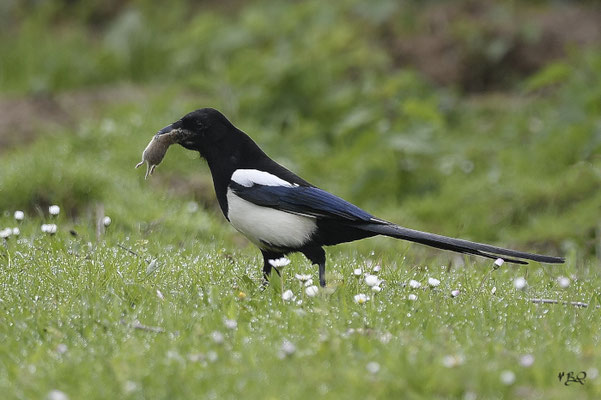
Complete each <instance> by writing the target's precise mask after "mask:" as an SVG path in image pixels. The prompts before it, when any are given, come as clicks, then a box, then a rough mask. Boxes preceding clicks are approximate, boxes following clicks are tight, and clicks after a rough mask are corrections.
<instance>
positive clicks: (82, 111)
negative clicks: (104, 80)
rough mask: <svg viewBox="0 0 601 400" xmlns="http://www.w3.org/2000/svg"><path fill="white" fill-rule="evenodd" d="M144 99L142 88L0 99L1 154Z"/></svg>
mask: <svg viewBox="0 0 601 400" xmlns="http://www.w3.org/2000/svg"><path fill="white" fill-rule="evenodd" d="M143 99H144V92H143V90H142V89H141V88H138V87H134V86H119V87H105V88H94V89H88V90H85V91H83V90H80V91H74V92H65V93H61V94H56V95H37V96H29V97H20V98H0V151H3V150H6V149H9V148H11V147H15V146H16V145H19V144H22V143H26V142H29V141H31V140H33V139H34V138H35V137H36V136H37V135H38V134H39V133H40V132H48V131H51V130H56V129H61V128H73V127H74V126H75V125H76V124H77V122H78V121H80V120H81V119H84V118H90V117H94V116H95V115H98V112H99V110H102V109H103V107H104V106H108V105H114V104H120V103H129V102H132V101H136V100H140V101H142V100H143Z"/></svg>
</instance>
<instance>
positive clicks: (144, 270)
mask: <svg viewBox="0 0 601 400" xmlns="http://www.w3.org/2000/svg"><path fill="white" fill-rule="evenodd" d="M465 3H466V2H462V1H457V2H455V5H456V7H457V9H459V10H462V9H469V7H467V6H465ZM467 3H469V2H467ZM125 4H126V5H124V6H120V7H118V6H114V5H113V6H114V7H113V8H111V7H109V6H106V5H105V3H104V2H95V1H89V2H85V1H84V2H74V3H73V4H71V5H69V6H68V5H67V4H66V3H63V2H61V1H49V2H44V3H43V4H27V5H24V4H20V3H19V4H17V3H15V4H13V5H12V8H11V6H3V7H5V8H4V9H3V10H4V11H6V12H5V13H0V21H1V22H3V24H2V25H3V26H2V30H1V31H0V54H2V57H1V59H0V93H1V97H0V144H1V145H2V147H1V148H0V236H1V238H0V390H1V391H2V397H3V398H6V399H52V400H63V399H79V398H88V399H106V398H119V399H121V398H123V399H147V398H165V399H167V398H169V399H174V398H181V399H189V398H215V399H222V398H226V399H227V398H268V399H271V398H273V399H287V398H295V399H296V398H307V397H320V398H374V399H375V398H406V399H455V398H457V399H466V400H467V399H501V398H524V399H536V398H544V399H570V398H574V399H586V398H590V399H596V398H599V397H601V378H600V377H599V376H598V375H599V368H601V363H600V362H599V360H600V359H601V350H600V346H599V344H600V343H599V341H600V339H601V317H600V316H601V309H600V308H599V306H601V290H600V287H601V276H600V274H599V266H600V260H601V228H600V227H601V207H600V206H599V205H600V204H601V189H600V188H601V75H600V74H599V71H600V70H601V50H599V47H598V46H596V45H594V44H593V45H589V46H586V47H585V46H583V47H577V48H572V49H571V50H570V51H568V52H567V53H566V54H565V55H563V56H562V57H559V58H557V59H553V60H548V61H546V62H545V63H544V65H540V66H537V68H536V69H535V70H532V71H530V70H529V71H526V72H524V71H522V70H518V69H511V68H509V67H511V65H512V64H508V63H507V62H506V60H507V57H509V55H510V54H512V53H511V51H512V49H516V48H519V46H522V45H523V43H526V44H530V45H532V46H534V45H535V44H536V43H537V40H542V39H540V38H544V37H545V35H542V34H540V35H538V36H537V35H536V34H533V33H532V32H531V31H530V30H528V29H526V28H524V29H522V28H520V29H518V28H515V26H514V25H512V22H511V21H515V20H516V19H517V17H516V16H517V15H520V14H521V12H522V11H528V12H535V13H536V12H540V13H544V12H547V9H548V8H552V6H550V5H548V4H546V3H545V2H540V3H537V6H532V5H528V6H526V5H523V6H519V5H520V4H521V3H520V2H516V5H514V6H510V5H507V4H504V3H502V4H501V3H499V4H496V3H494V2H493V4H496V5H495V6H490V8H489V9H487V10H486V13H488V14H486V13H483V14H482V15H484V16H482V15H481V16H480V17H479V18H481V19H474V18H473V15H471V14H469V15H467V16H466V15H463V16H461V15H460V16H459V17H456V18H455V19H454V20H453V23H452V24H451V25H452V26H451V27H450V28H449V29H451V28H452V29H451V32H453V35H454V36H453V38H454V39H453V40H455V42H454V43H455V44H456V46H458V47H457V48H458V49H461V50H462V51H463V52H464V53H461V54H467V55H469V57H467V56H466V57H467V58H466V60H468V61H470V62H473V63H474V64H473V65H477V66H479V67H480V68H481V69H478V70H476V69H473V75H474V76H472V78H473V79H471V80H466V81H463V80H461V79H456V80H455V81H453V82H454V83H452V84H448V83H444V84H443V83H441V82H437V81H436V77H433V76H429V75H427V74H426V72H424V70H423V69H420V68H419V66H418V65H412V64H410V63H408V62H407V63H405V62H403V61H402V60H404V59H402V58H399V57H398V56H395V53H394V49H395V48H396V47H395V44H394V43H392V39H391V36H392V37H400V38H411V37H412V35H416V34H419V33H420V32H423V31H426V30H427V29H426V26H425V24H422V23H423V18H425V17H423V15H424V14H423V13H424V12H425V11H423V10H424V9H425V8H427V7H429V6H421V5H419V4H418V3H412V2H408V3H406V4H405V3H403V4H404V5H400V3H399V4H396V2H385V1H382V2H378V3H377V6H375V5H374V6H371V5H369V4H368V3H366V2H362V1H357V0H353V1H350V0H349V1H342V2H337V3H336V4H329V3H325V2H318V1H306V2H294V3H292V2H290V3H288V2H252V3H249V4H244V5H241V4H237V3H236V2H232V3H227V4H225V5H222V4H217V3H211V2H209V3H204V4H203V5H195V4H193V3H189V2H186V1H178V2H175V3H174V5H173V6H172V7H170V8H169V9H165V8H161V7H155V5H154V4H153V2H150V1H138V2H134V1H132V2H126V3H125ZM432 7H433V6H432ZM537 7H538V8H537ZM583 7H585V6H583ZM533 9H534V11H533ZM7 10H8V11H7ZM489 14H490V16H488V17H487V15H489ZM499 15H502V16H504V19H503V18H498V16H499ZM536 15H538V14H536ZM487 18H490V20H494V21H502V22H500V23H501V24H503V23H507V24H508V25H502V26H498V30H499V32H503V33H505V35H501V34H497V33H498V32H497V31H495V30H494V29H495V27H496V25H494V24H489V23H486V21H489V20H488V19H487ZM420 21H421V22H420ZM503 21H505V22H503ZM507 21H510V22H507ZM518 22H519V21H518ZM518 25H519V24H518ZM359 26H360V27H361V29H357V27H359ZM520 26H521V25H520ZM530 28H532V27H529V29H530ZM535 28H536V26H535ZM487 29H488V30H487ZM511 29H514V31H512V30H511ZM532 29H534V28H532ZM541 29H542V28H541ZM506 32H513V33H512V34H506ZM535 33H536V32H535ZM537 38H538V39H537ZM529 41H530V42H529ZM403 43H404V42H403ZM398 46H400V47H401V48H402V43H401V44H398ZM504 52H505V53H504ZM499 54H500V55H499ZM504 55H507V57H505V58H504ZM416 57H417V56H416ZM399 60H401V61H399ZM466 62H467V61H466ZM476 76H477V77H479V78H478V79H476ZM497 76H502V77H504V78H503V79H504V80H502V85H501V84H499V85H500V86H494V85H493V86H487V85H491V83H490V82H489V81H488V80H487V79H488V78H490V77H493V78H495V77H497ZM487 77H488V78H487ZM485 78H486V79H485ZM465 79H467V78H465ZM495 79H496V78H495ZM476 81H477V82H478V85H476V86H474V85H475V84H474V82H476ZM465 82H470V83H469V84H466V83H465ZM495 82H498V80H496V81H495ZM206 106H211V107H215V108H218V109H220V110H221V111H223V112H224V113H225V114H226V115H227V116H228V117H229V118H230V119H231V120H232V121H233V122H234V123H235V124H236V126H238V127H239V128H241V129H242V130H244V131H245V132H247V133H248V134H249V135H250V136H251V137H253V139H255V141H257V142H258V143H259V144H260V145H261V146H262V148H263V149H264V150H265V151H266V152H267V153H268V154H269V155H271V156H273V157H274V158H275V159H276V160H277V161H278V162H280V163H282V164H284V165H286V166H287V167H288V168H290V169H292V170H294V171H296V172H298V173H299V175H301V176H302V177H304V178H306V179H307V180H309V181H311V182H312V183H314V184H316V185H317V186H319V187H321V188H323V189H325V190H328V191H330V192H333V193H335V194H337V195H339V196H341V197H343V198H345V199H347V200H349V201H351V202H353V203H355V204H357V205H359V206H361V207H362V208H365V209H366V210H368V211H370V212H371V213H373V214H375V215H378V216H380V217H382V218H386V219H388V220H391V221H394V222H397V223H399V224H401V225H403V226H407V227H411V228H416V229H422V230H427V231H431V232H436V233H440V234H445V235H449V236H457V237H462V238H465V239H470V240H477V241H481V242H490V243H494V244H497V245H502V246H506V247H511V248H516V249H520V250H525V251H535V252H541V253H546V254H553V255H562V256H565V257H566V263H565V264H563V265H558V266H557V265H555V266H551V265H541V264H536V263H532V264H530V265H527V266H516V265H511V264H508V263H505V264H504V265H502V266H501V267H500V268H498V269H495V268H494V265H493V263H492V261H491V260H485V259H480V258H474V257H464V256H461V255H456V254H452V253H445V252H440V251H435V250H431V249H429V248H426V247H423V246H418V245H412V244H409V243H406V242H401V241H396V240H393V239H387V238H373V239H369V240H364V241H361V242H357V243H350V244H345V245H340V246H337V247H334V248H328V249H327V253H328V265H327V272H328V287H327V288H325V289H319V290H317V293H314V292H313V291H312V290H307V288H308V287H309V286H311V284H310V283H309V284H306V282H305V281H306V279H307V277H304V276H302V275H311V276H310V278H312V280H313V281H315V282H316V281H317V269H316V267H313V266H311V265H309V262H308V261H307V260H306V259H304V258H303V257H302V256H299V255H292V256H290V264H289V265H288V266H286V267H284V268H283V270H282V276H281V277H278V276H275V275H274V276H273V279H272V282H271V284H270V285H269V286H268V287H267V288H266V289H265V290H262V288H261V262H262V259H261V257H260V254H259V252H258V251H257V250H256V248H254V247H253V246H252V245H250V244H249V243H248V242H247V241H246V240H245V239H244V238H243V237H242V236H241V235H239V234H238V233H237V232H236V231H235V230H234V229H233V228H231V227H230V226H229V225H228V224H227V222H226V221H225V219H224V218H223V216H222V215H221V213H220V210H219V207H218V205H217V203H216V200H215V198H214V193H213V189H212V181H211V177H210V174H209V172H208V168H207V167H206V163H204V162H203V161H202V160H200V159H199V157H198V155H196V154H194V153H191V152H188V151H185V150H184V149H182V148H177V147H175V146H173V147H172V148H170V149H169V151H168V153H167V155H166V157H165V159H164V160H163V162H162V164H161V165H160V166H159V167H158V168H157V169H156V171H155V173H154V175H153V176H152V177H150V178H149V179H147V180H144V173H143V171H141V170H136V169H134V166H135V164H136V163H137V162H138V161H139V160H140V157H141V153H142V150H143V149H144V147H145V146H146V144H147V143H148V141H149V140H150V139H151V137H152V135H153V134H154V133H155V132H156V131H157V130H158V129H160V128H162V127H164V126H165V125H166V124H168V123H170V122H172V121H174V120H175V119H177V118H179V117H181V116H182V115H183V114H185V113H187V112H189V111H191V110H193V109H196V108H200V107H206ZM53 205H58V206H59V211H58V213H56V212H54V211H55V209H52V211H53V212H52V213H51V212H50V211H51V206H53ZM17 211H23V218H22V219H21V215H20V214H19V213H17V214H15V212H17ZM15 217H17V218H15ZM105 217H109V218H110V221H109V220H106V219H105ZM48 225H50V226H51V227H50V228H49V227H48ZM54 225H55V228H54V227H52V226H54ZM42 226H44V228H43V230H42ZM14 228H18V229H16V230H15V229H14ZM54 229H56V231H55V232H53V230H54ZM297 275H298V277H297ZM367 275H370V276H371V275H374V276H375V277H368V276H367ZM299 278H300V279H299ZM374 281H375V282H377V284H376V285H375V286H377V287H378V288H379V290H378V289H375V290H374V289H373V286H370V285H368V283H370V284H373V283H374ZM360 295H364V296H360ZM541 298H545V299H554V300H557V301H559V304H535V303H533V301H532V299H541ZM561 302H583V303H586V304H585V305H586V307H583V306H582V304H580V305H571V304H562V303H561ZM562 373H563V375H562Z"/></svg>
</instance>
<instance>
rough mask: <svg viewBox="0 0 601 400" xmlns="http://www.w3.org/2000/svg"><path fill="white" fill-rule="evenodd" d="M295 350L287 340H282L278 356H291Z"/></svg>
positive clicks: (292, 344)
mask: <svg viewBox="0 0 601 400" xmlns="http://www.w3.org/2000/svg"><path fill="white" fill-rule="evenodd" d="M295 352H296V346H295V345H294V343H292V342H291V341H289V340H284V341H283V342H282V346H280V353H279V354H280V358H284V357H286V356H291V355H293V354H294V353H295Z"/></svg>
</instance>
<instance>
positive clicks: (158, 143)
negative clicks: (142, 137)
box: [136, 121, 184, 179]
mask: <svg viewBox="0 0 601 400" xmlns="http://www.w3.org/2000/svg"><path fill="white" fill-rule="evenodd" d="M178 122H179V121H178ZM178 122H176V123H173V124H171V125H169V126H166V127H165V128H163V129H161V130H160V131H158V132H157V134H156V135H154V136H153V138H152V140H151V141H150V143H148V146H146V148H145V149H144V152H143V153H142V161H140V162H139V163H138V164H137V165H136V168H138V167H140V166H141V165H142V164H144V163H146V175H145V176H144V179H147V178H148V176H149V175H152V173H153V172H154V169H155V168H156V166H157V165H159V164H160V163H161V161H163V157H165V154H166V153H167V149H168V148H169V146H171V145H172V144H174V143H179V142H180V141H181V140H182V138H183V137H184V132H183V131H182V129H181V128H180V127H179V125H178Z"/></svg>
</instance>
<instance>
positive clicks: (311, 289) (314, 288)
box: [305, 285, 319, 297]
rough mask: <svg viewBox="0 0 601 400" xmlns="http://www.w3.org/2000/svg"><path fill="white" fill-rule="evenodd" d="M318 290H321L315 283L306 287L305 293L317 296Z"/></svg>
mask: <svg viewBox="0 0 601 400" xmlns="http://www.w3.org/2000/svg"><path fill="white" fill-rule="evenodd" d="M318 292H319V289H318V288H317V286H315V285H313V286H309V287H308V288H306V289H305V293H306V295H307V296H309V297H315V296H317V293H318Z"/></svg>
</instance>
